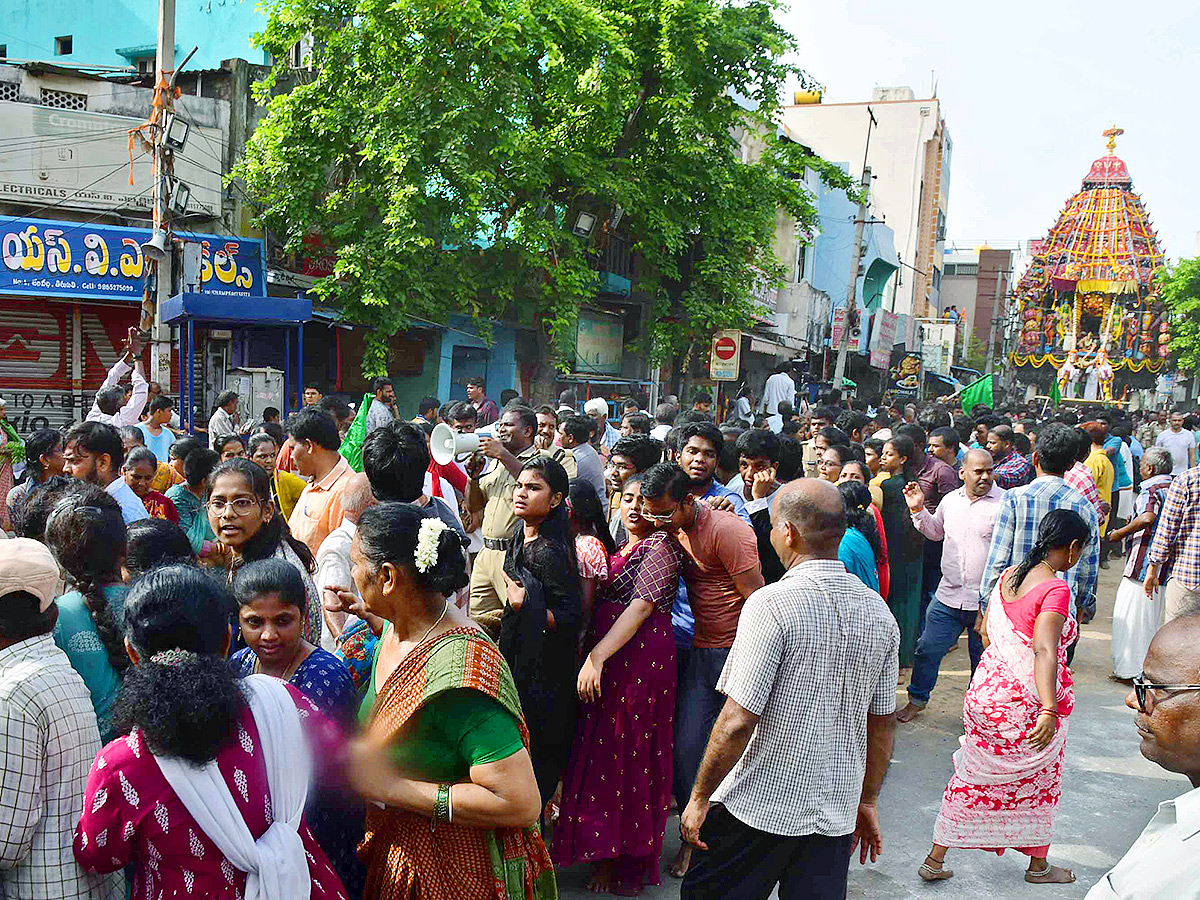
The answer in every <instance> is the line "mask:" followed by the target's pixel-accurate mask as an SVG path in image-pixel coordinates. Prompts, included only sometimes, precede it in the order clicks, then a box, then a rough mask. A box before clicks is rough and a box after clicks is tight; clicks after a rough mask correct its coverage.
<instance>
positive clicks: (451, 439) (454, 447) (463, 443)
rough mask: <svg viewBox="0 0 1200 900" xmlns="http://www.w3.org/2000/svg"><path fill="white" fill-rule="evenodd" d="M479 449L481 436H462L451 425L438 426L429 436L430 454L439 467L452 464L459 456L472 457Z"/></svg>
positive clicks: (472, 434)
mask: <svg viewBox="0 0 1200 900" xmlns="http://www.w3.org/2000/svg"><path fill="white" fill-rule="evenodd" d="M478 449H479V435H477V434H474V433H473V432H472V433H467V434H460V433H459V432H457V431H455V430H454V429H453V428H451V427H450V426H449V425H444V424H443V425H436V426H434V429H433V434H431V435H430V436H429V454H430V455H431V456H432V457H433V461H434V462H435V463H437V464H438V465H439V466H444V465H446V464H447V463H449V462H452V461H453V460H454V459H455V457H458V456H470V455H471V454H472V453H474V452H475V451H476V450H478Z"/></svg>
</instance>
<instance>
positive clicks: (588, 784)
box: [551, 532, 683, 895]
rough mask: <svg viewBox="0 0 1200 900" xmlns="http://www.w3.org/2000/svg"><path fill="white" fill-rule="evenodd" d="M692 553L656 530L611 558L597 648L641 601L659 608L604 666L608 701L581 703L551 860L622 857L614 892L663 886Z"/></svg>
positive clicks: (592, 640)
mask: <svg viewBox="0 0 1200 900" xmlns="http://www.w3.org/2000/svg"><path fill="white" fill-rule="evenodd" d="M682 557H683V551H682V550H681V549H680V546H679V544H678V543H677V542H676V540H675V539H674V538H673V537H671V536H670V535H668V534H666V533H665V532H655V533H654V534H652V535H650V536H649V537H648V538H646V539H645V540H644V541H642V542H641V543H639V544H637V545H636V546H634V547H633V548H632V549H630V548H629V547H628V546H626V547H623V548H622V549H621V550H619V551H618V552H617V553H616V554H615V555H614V556H613V557H612V560H611V561H610V564H609V575H608V579H607V580H606V581H604V582H603V583H602V584H601V586H600V591H599V602H598V603H597V604H596V613H595V619H594V625H593V633H592V634H591V635H589V640H588V649H589V650H590V649H591V648H592V647H594V646H595V645H596V643H597V642H598V640H599V639H600V638H601V637H602V636H603V635H605V634H606V633H607V632H608V630H609V629H610V628H611V627H612V626H613V624H614V623H615V622H616V621H617V619H618V618H619V617H620V616H621V614H622V613H623V612H625V610H626V608H627V607H628V606H629V604H630V603H631V602H632V601H633V600H635V599H637V600H644V601H645V602H647V603H649V604H651V605H652V606H653V611H652V612H651V613H650V616H649V618H647V619H646V620H645V621H644V622H643V623H642V625H641V627H640V628H639V629H638V630H637V633H636V634H634V636H633V637H632V638H630V639H629V641H628V643H626V644H625V646H624V647H622V648H621V649H620V650H618V651H617V652H616V653H614V654H613V656H612V657H611V658H610V659H609V660H608V661H607V662H606V663H605V664H604V669H603V671H602V673H601V675H600V699H599V700H596V701H593V702H590V703H581V704H580V705H579V713H578V719H577V722H576V727H575V740H574V743H573V744H572V746H571V755H570V758H569V761H568V763H567V771H566V774H565V775H564V777H563V793H562V796H563V802H562V812H561V818H560V821H559V825H558V827H557V829H555V832H554V841H553V845H552V847H551V856H552V857H553V858H554V862H555V863H556V864H557V865H559V866H569V865H574V864H576V863H580V862H599V861H602V860H613V861H614V862H615V865H614V867H613V873H612V875H613V880H612V890H613V891H614V892H615V893H619V894H626V895H630V894H634V893H636V892H637V891H639V890H640V889H641V888H642V886H643V885H647V884H659V883H660V881H661V877H660V873H659V870H660V858H661V856H662V842H663V832H664V831H665V830H666V824H667V812H668V810H669V808H670V804H671V776H672V741H673V736H674V711H675V636H674V632H673V630H672V628H671V605H672V604H673V603H674V601H675V591H676V587H677V585H678V583H679V564H680V561H681V560H682Z"/></svg>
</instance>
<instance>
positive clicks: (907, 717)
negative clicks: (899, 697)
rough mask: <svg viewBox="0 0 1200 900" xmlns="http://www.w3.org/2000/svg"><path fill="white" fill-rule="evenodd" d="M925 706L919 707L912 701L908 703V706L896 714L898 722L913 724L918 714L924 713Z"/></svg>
mask: <svg viewBox="0 0 1200 900" xmlns="http://www.w3.org/2000/svg"><path fill="white" fill-rule="evenodd" d="M924 709H925V707H924V706H917V704H915V703H913V702H912V701H911V700H909V701H908V706H906V707H904V709H902V710H900V712H898V713H896V721H897V722H911V721H912V720H913V719H915V718H916V717H917V713H919V712H922V711H924Z"/></svg>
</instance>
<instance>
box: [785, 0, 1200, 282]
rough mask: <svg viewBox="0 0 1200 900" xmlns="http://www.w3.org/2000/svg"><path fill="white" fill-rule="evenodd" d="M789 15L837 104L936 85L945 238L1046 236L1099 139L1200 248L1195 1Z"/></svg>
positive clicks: (1095, 0) (1014, 0) (1100, 149)
mask: <svg viewBox="0 0 1200 900" xmlns="http://www.w3.org/2000/svg"><path fill="white" fill-rule="evenodd" d="M780 19H781V21H782V22H783V24H784V25H785V27H787V28H788V29H789V30H790V31H791V32H792V33H793V34H794V35H795V37H796V40H797V43H798V45H799V55H798V60H797V61H798V63H799V64H800V66H801V67H802V68H803V69H804V70H805V71H807V72H808V73H809V75H810V76H811V77H812V78H813V79H815V80H816V81H817V82H819V83H821V84H823V85H824V86H825V94H824V99H825V100H826V101H827V102H853V101H859V100H869V99H870V97H871V91H872V89H873V88H874V87H876V86H879V87H891V86H899V85H907V86H909V87H911V88H912V89H913V91H914V92H915V93H916V95H917V96H918V97H928V96H929V95H930V90H931V84H932V82H933V80H934V79H936V82H937V96H938V98H939V99H940V100H941V101H942V116H943V118H944V119H945V122H946V127H947V129H948V130H949V132H950V138H951V140H952V141H953V153H952V159H951V168H950V197H949V209H948V215H947V245H949V244H950V243H955V244H957V245H958V246H959V247H960V248H964V249H965V248H969V247H971V246H973V245H978V244H981V243H983V242H984V241H990V242H991V243H992V244H993V245H996V246H1000V247H1004V246H1011V245H1012V242H1015V241H1020V240H1028V239H1031V238H1039V237H1043V236H1045V233H1046V232H1047V231H1048V230H1049V228H1050V226H1051V225H1052V224H1053V223H1054V221H1055V219H1056V217H1057V215H1058V212H1059V211H1060V210H1061V209H1062V207H1063V204H1064V203H1065V202H1066V200H1067V198H1068V197H1070V196H1071V194H1073V193H1075V192H1076V191H1077V190H1079V186H1080V181H1081V180H1082V178H1083V176H1084V175H1085V174H1086V173H1087V171H1088V167H1089V166H1090V165H1091V163H1092V160H1094V159H1095V158H1096V157H1098V156H1102V155H1103V154H1104V153H1105V149H1104V148H1105V138H1104V137H1103V136H1102V135H1101V132H1103V131H1104V130H1105V129H1106V128H1109V127H1110V126H1112V125H1113V124H1114V123H1115V124H1116V125H1117V126H1119V127H1121V128H1124V129H1125V134H1124V135H1122V136H1121V137H1120V138H1118V140H1117V155H1118V156H1120V157H1121V158H1122V159H1124V160H1125V162H1126V165H1127V166H1128V168H1129V173H1130V175H1131V177H1132V178H1133V186H1134V190H1135V191H1137V192H1138V193H1139V194H1141V196H1142V200H1143V203H1144V204H1145V206H1146V208H1147V209H1148V211H1149V214H1150V219H1151V221H1152V222H1153V224H1154V227H1155V228H1156V230H1157V231H1158V235H1159V241H1160V244H1161V246H1162V249H1163V251H1164V252H1165V253H1166V254H1167V256H1168V257H1169V258H1171V259H1179V258H1180V257H1194V256H1197V255H1200V253H1198V250H1197V246H1196V245H1197V238H1196V232H1197V230H1200V179H1198V175H1200V172H1198V171H1197V169H1198V168H1200V116H1198V115H1197V114H1196V108H1197V102H1196V91H1197V89H1198V88H1200V53H1197V52H1196V49H1195V42H1196V37H1197V35H1200V4H1198V3H1196V2H1195V0H1150V2H1142V3H1137V2H1123V3H1116V2H1112V0H1092V2H1080V0H1039V2H1032V0H1010V2H1007V3H989V4H982V3H976V2H962V0H959V2H953V3H952V2H926V0H900V2H897V0H886V2H885V0H791V7H790V8H789V9H787V10H785V11H784V12H783V13H781V15H780Z"/></svg>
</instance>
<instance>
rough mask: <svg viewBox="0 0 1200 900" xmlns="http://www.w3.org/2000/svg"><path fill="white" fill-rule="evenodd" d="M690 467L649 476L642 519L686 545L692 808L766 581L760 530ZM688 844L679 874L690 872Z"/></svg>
mask: <svg viewBox="0 0 1200 900" xmlns="http://www.w3.org/2000/svg"><path fill="white" fill-rule="evenodd" d="M690 486H691V482H690V480H689V478H688V475H687V473H686V472H684V470H683V469H681V468H679V467H678V466H676V465H673V464H671V463H659V464H658V465H656V466H651V467H650V468H649V469H647V470H646V472H645V474H644V475H643V476H642V518H644V519H648V520H650V521H651V522H653V523H654V524H655V525H657V526H658V527H660V528H664V529H666V530H667V531H670V532H673V533H674V534H675V536H676V538H678V540H679V543H680V546H682V547H683V551H684V556H683V565H682V566H681V568H680V575H681V576H682V577H683V582H684V584H685V585H687V592H688V601H689V603H691V606H692V614H693V615H694V616H695V619H696V632H695V636H694V637H693V639H692V650H691V653H690V654H689V655H688V660H687V667H686V668H685V669H684V671H683V673H682V675H681V677H680V680H679V687H678V689H677V691H676V696H675V779H674V785H673V789H674V792H675V799H676V802H678V804H679V808H680V809H683V808H684V807H686V806H687V801H688V797H689V795H690V794H691V790H692V783H693V782H694V781H695V780H696V772H697V771H698V770H699V768H700V760H701V758H702V757H703V756H704V748H705V746H706V745H707V744H708V735H709V732H710V731H711V730H712V726H713V723H714V722H715V721H716V720H717V715H718V713H720V711H721V707H722V706H724V705H725V697H724V695H722V694H721V693H720V692H719V691H718V690H717V679H719V678H720V677H721V670H722V669H723V668H724V666H725V660H726V658H727V657H728V656H729V648H730V647H732V646H733V638H734V636H735V635H736V634H737V626H738V619H739V618H740V617H741V614H742V605H743V604H744V603H745V602H746V598H747V597H749V596H750V595H751V594H752V593H754V592H755V591H756V590H758V589H759V588H760V587H762V586H763V574H762V566H761V564H760V563H759V559H758V538H757V537H756V536H755V534H754V529H753V528H751V527H750V526H749V525H748V524H746V523H745V522H744V521H742V519H740V518H739V517H738V516H737V515H736V514H734V513H731V512H723V511H720V510H715V509H712V508H710V507H709V506H708V505H707V504H705V503H701V502H699V501H698V500H697V499H696V497H695V496H694V495H693V494H692V493H691V491H690V490H689V488H690ZM690 856H691V851H690V847H689V845H687V844H684V845H683V847H681V848H680V852H679V855H678V856H677V857H676V860H675V862H674V863H673V864H672V867H671V870H672V874H682V873H683V872H685V871H686V870H687V865H688V860H689V859H690Z"/></svg>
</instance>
